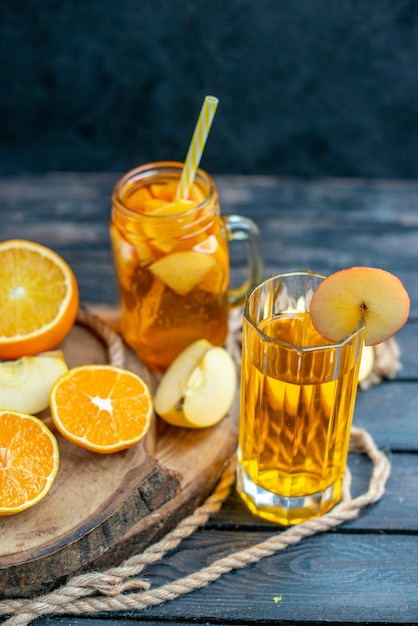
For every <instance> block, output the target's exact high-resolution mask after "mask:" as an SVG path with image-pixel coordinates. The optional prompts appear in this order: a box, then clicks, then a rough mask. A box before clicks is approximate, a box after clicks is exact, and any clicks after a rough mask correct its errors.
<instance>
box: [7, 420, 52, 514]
mask: <svg viewBox="0 0 418 626" xmlns="http://www.w3.org/2000/svg"><path fill="white" fill-rule="evenodd" d="M58 466H59V451H58V444H57V440H56V439H55V437H54V435H53V434H52V432H51V431H50V430H49V428H48V427H47V426H46V425H45V424H44V423H43V422H42V421H41V420H40V419H38V418H37V417H33V416H32V415H26V414H24V413H18V412H16V411H0V515H13V514H15V513H20V512H22V511H24V510H26V509H28V508H30V507H32V506H34V505H35V504H37V503H38V502H40V501H41V500H42V499H43V498H44V497H45V496H46V494H47V493H48V491H49V490H50V488H51V487H52V484H53V482H54V480H55V477H56V475H57V472H58Z"/></svg>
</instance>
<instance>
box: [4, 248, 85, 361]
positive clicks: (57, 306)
mask: <svg viewBox="0 0 418 626" xmlns="http://www.w3.org/2000/svg"><path fill="white" fill-rule="evenodd" d="M78 304H79V299H78V288H77V282H76V279H75V276H74V273H73V271H72V270H71V268H70V267H69V265H68V264H67V263H66V262H65V261H64V259H62V258H61V257H60V256H59V255H58V254H57V253H55V252H53V251H52V250H50V249H49V248H46V247H45V246H42V245H40V244H38V243H34V242H31V241H22V240H18V239H13V240H9V241H3V242H1V243H0V358H2V359H18V358H20V357H22V356H27V355H31V354H36V353H39V352H46V351H47V350H52V349H54V348H55V347H56V346H57V345H58V344H59V343H60V342H61V341H62V340H63V339H64V338H65V336H66V335H67V334H68V332H69V331H70V330H71V328H72V326H73V324H74V321H75V317H76V315H77V311H78Z"/></svg>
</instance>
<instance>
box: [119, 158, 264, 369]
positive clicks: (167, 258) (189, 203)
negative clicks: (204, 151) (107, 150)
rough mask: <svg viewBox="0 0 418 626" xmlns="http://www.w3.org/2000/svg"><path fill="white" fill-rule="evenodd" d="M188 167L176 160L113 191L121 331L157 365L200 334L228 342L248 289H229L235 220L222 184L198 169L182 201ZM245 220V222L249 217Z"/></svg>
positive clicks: (258, 269) (145, 169) (148, 168)
mask: <svg viewBox="0 0 418 626" xmlns="http://www.w3.org/2000/svg"><path fill="white" fill-rule="evenodd" d="M181 171H182V164H180V163H173V162H163V163H154V164H149V165H145V166H142V167H139V168H137V169H135V170H133V171H132V172H129V173H128V174H126V175H125V176H124V177H123V178H122V179H121V180H120V181H119V183H118V184H117V185H116V187H115V190H114V194H113V209H112V221H111V226H110V233H111V240H112V246H113V252H114V259H115V267H116V273H117V278H118V284H119V291H120V299H121V306H122V314H121V332H122V335H123V337H124V338H125V340H126V342H127V343H128V344H129V345H130V346H131V347H132V348H133V349H134V350H135V351H136V353H137V354H138V355H139V356H140V358H141V359H142V361H143V362H144V363H145V364H146V365H147V366H148V367H149V368H150V369H152V370H156V369H158V370H165V369H166V368H167V367H168V366H169V365H170V363H171V362H172V361H173V360H174V358H175V357H176V356H177V355H178V354H179V353H180V352H181V351H182V350H183V349H184V348H185V347H186V346H188V345H189V344H190V343H192V342H193V341H195V340H197V339H200V338H206V339H208V340H209V341H210V342H211V343H213V344H214V345H222V344H223V343H224V341H225V339H226V336H227V331H228V311H229V306H230V304H236V303H238V302H239V301H242V299H243V297H244V291H243V289H238V290H236V291H235V292H234V293H232V294H231V292H230V291H229V254H228V240H230V239H233V238H234V232H235V230H236V223H235V222H234V223H232V224H231V223H230V222H229V219H228V218H222V217H221V216H220V207H219V200H218V195H217V191H216V188H215V185H214V183H213V181H212V179H211V177H210V176H209V175H208V174H206V173H205V172H204V171H203V170H200V169H199V170H198V171H197V172H196V175H195V177H194V181H193V184H192V186H191V188H190V190H189V193H188V198H187V199H186V200H185V199H178V198H177V197H176V190H177V186H178V181H179V178H180V175H181ZM238 222H239V223H240V224H241V227H242V226H243V223H244V222H249V220H245V219H244V218H238ZM247 230H248V229H247ZM250 230H252V239H251V241H254V240H255V246H254V247H253V263H252V266H251V267H252V268H253V270H252V275H250V277H249V283H250V284H255V282H257V280H258V279H260V277H261V275H262V260H261V258H260V254H261V253H259V250H258V245H257V241H258V231H257V229H256V227H255V225H254V224H252V223H251V225H250ZM247 239H248V237H247ZM251 241H250V244H251ZM254 268H255V271H254ZM250 274H251V272H250ZM246 286H247V288H248V283H246Z"/></svg>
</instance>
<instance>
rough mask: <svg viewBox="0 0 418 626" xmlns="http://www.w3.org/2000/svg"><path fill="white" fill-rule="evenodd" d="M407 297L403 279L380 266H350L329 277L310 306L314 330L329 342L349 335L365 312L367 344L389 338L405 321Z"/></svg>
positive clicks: (406, 317) (407, 305)
mask: <svg viewBox="0 0 418 626" xmlns="http://www.w3.org/2000/svg"><path fill="white" fill-rule="evenodd" d="M409 309H410V299H409V296H408V293H407V291H406V290H405V287H404V286H403V284H402V282H401V281H400V280H399V278H397V277H396V276H394V275H393V274H391V273H390V272H387V271H385V270H382V269H378V268H372V267H350V268H347V269H344V270H340V271H338V272H335V273H334V274H331V275H330V276H328V277H327V278H326V279H325V280H324V281H323V282H322V283H321V284H320V285H319V287H318V288H317V290H316V291H315V293H314V295H313V297H312V301H311V304H310V308H309V313H310V316H311V320H312V323H313V325H314V326H315V328H316V330H317V331H318V332H319V333H320V334H321V335H322V336H323V337H324V338H325V339H328V340H329V341H333V342H339V341H342V340H343V339H344V338H345V337H347V336H348V335H350V334H351V333H352V332H353V331H354V330H355V329H356V327H357V326H358V324H359V323H360V320H361V317H362V315H364V320H365V326H366V334H365V344H366V346H374V345H376V344H378V343H381V342H383V341H386V340H387V339H389V338H390V337H392V336H393V335H394V334H395V333H396V332H397V331H398V330H399V329H400V328H402V326H403V325H404V324H405V323H406V321H407V319H408V315H409Z"/></svg>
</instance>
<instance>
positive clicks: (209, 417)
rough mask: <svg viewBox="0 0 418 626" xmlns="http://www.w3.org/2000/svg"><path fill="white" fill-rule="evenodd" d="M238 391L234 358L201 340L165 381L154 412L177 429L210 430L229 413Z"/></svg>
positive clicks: (173, 366)
mask: <svg viewBox="0 0 418 626" xmlns="http://www.w3.org/2000/svg"><path fill="white" fill-rule="evenodd" d="M236 387H237V375H236V368H235V363H234V361H233V359H232V357H231V356H230V354H229V353H228V352H227V351H226V350H225V349H224V348H221V347H217V346H213V345H212V344H211V343H210V342H209V341H207V340H206V339H199V340H197V341H195V342H193V343H192V344H191V345H190V346H188V347H187V348H186V349H185V350H183V352H182V353H181V354H179V356H178V357H177V358H176V359H175V360H174V361H173V363H172V364H171V365H170V367H169V368H168V370H167V371H166V372H165V374H164V375H163V377H162V378H161V381H160V383H159V385H158V388H157V391H156V394H155V397H154V408H155V411H156V413H157V414H158V415H159V416H160V417H161V418H162V419H164V420H165V421H166V422H168V423H169V424H172V425H173V426H183V427H186V428H207V427H208V426H213V425H214V424H216V423H218V422H219V421H220V420H221V419H222V418H223V417H225V415H226V414H227V413H228V411H229V409H230V408H231V406H232V403H233V401H234V396H235V391H236Z"/></svg>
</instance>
